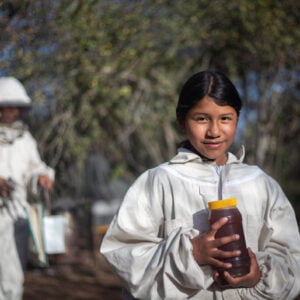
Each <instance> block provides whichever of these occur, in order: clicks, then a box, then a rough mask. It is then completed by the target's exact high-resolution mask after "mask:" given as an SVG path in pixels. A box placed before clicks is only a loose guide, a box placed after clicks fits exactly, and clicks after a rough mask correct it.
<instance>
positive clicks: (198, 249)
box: [191, 218, 241, 269]
mask: <svg viewBox="0 0 300 300" xmlns="http://www.w3.org/2000/svg"><path fill="white" fill-rule="evenodd" d="M227 221H228V219H227V218H221V219H219V220H218V221H217V222H215V223H213V224H212V226H211V229H210V231H208V232H207V233H205V234H202V235H199V236H197V237H195V238H193V239H191V243H192V245H193V255H194V258H195V260H196V262H197V263H198V264H199V265H204V264H208V265H211V266H214V267H218V268H225V269H229V268H231V264H230V263H224V262H222V261H220V260H219V259H220V258H228V257H235V256H239V255H240V254H241V252H240V251H222V250H219V249H218V248H219V247H220V246H223V245H225V244H228V243H230V242H233V241H236V240H238V239H239V235H237V234H234V235H231V236H226V237H222V238H218V239H215V235H216V232H217V231H218V230H219V229H220V228H221V227H222V226H223V225H224V224H226V223H227Z"/></svg>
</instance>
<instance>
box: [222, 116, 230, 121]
mask: <svg viewBox="0 0 300 300" xmlns="http://www.w3.org/2000/svg"><path fill="white" fill-rule="evenodd" d="M221 120H222V121H231V120H232V118H231V117H228V116H224V117H222V118H221Z"/></svg>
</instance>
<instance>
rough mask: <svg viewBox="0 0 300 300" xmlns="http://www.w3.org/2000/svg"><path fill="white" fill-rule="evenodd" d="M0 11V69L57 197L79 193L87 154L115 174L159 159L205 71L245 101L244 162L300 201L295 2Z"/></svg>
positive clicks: (4, 4)
mask: <svg viewBox="0 0 300 300" xmlns="http://www.w3.org/2000/svg"><path fill="white" fill-rule="evenodd" d="M0 3H1V6H0V26H1V27H0V30H1V37H2V38H1V42H0V48H1V56H0V65H1V72H2V74H10V75H15V76H17V77H18V78H19V79H20V80H22V81H23V82H24V83H25V85H26V87H27V88H28V90H29V92H30V94H31V96H32V98H33V99H34V102H35V108H34V109H33V111H32V114H31V119H30V123H31V127H32V129H33V132H34V134H35V136H36V137H37V138H38V140H39V145H40V149H41V152H42V155H43V157H45V159H46V160H47V162H48V163H49V164H51V165H52V166H53V167H55V169H56V171H57V189H58V190H59V192H60V193H71V194H73V195H74V194H77V195H80V193H81V190H82V188H81V184H82V180H80V178H81V179H82V176H83V175H82V174H83V173H82V172H83V169H84V162H85V159H86V158H87V156H88V155H89V154H90V153H92V152H93V153H94V152H99V153H101V154H103V155H105V156H106V157H107V158H108V159H109V161H110V162H111V164H112V166H113V173H112V176H115V177H119V176H120V177H122V176H133V177H135V176H136V175H137V174H139V173H140V172H142V171H143V170H145V169H146V168H149V167H152V166H155V165H156V164H158V163H161V162H163V161H165V160H168V159H169V158H170V157H171V156H172V155H174V153H175V151H176V143H178V142H179V141H180V139H181V138H182V137H181V134H180V132H179V131H178V129H177V125H176V120H175V106H176V102H177V97H178V92H179V90H180V87H181V86H182V84H183V83H184V81H185V80H186V79H187V78H188V77H189V76H190V75H191V74H193V73H195V72H197V71H199V70H203V69H207V68H211V69H219V70H221V71H223V72H225V73H227V74H228V75H229V76H230V77H231V78H232V79H233V80H234V81H235V82H236V84H237V85H238V87H239V90H240V92H241V95H242V96H243V99H244V103H245V105H244V107H245V108H244V112H243V115H242V120H243V121H242V122H241V125H242V131H241V132H242V133H241V137H240V140H239V141H238V142H240V143H242V142H243V143H245V144H246V149H248V154H249V155H248V161H249V162H250V163H258V164H259V165H260V166H261V167H263V168H265V169H266V170H267V172H268V173H270V174H271V175H273V176H275V178H277V179H278V180H279V181H280V182H281V183H282V185H283V186H284V187H286V188H288V189H289V196H290V197H291V198H292V199H297V197H298V196H299V195H300V190H299V187H298V186H299V185H298V186H297V184H296V182H297V181H298V182H299V172H298V170H297V169H296V167H295V166H297V165H298V164H299V109H300V108H299V56H300V55H299V40H300V36H299V35H300V30H299V26H298V22H297V21H298V19H299V15H300V14H299V8H300V6H299V4H298V3H297V2H296V1H292V0H287V1H277V0H273V1H269V0H263V1H256V0H255V1H254V0H237V1H225V0H214V1H208V0H190V1H183V0H176V1H170V0H151V1H150V0H144V1H133V0H128V1H108V0H107V1H105V0H101V1H96V0H60V1H49V0H48V1H45V0H35V1H32V0H26V1H24V0H22V1H21V0H19V1H17V0H16V1H1V2H0ZM291 182H293V185H292V186H291Z"/></svg>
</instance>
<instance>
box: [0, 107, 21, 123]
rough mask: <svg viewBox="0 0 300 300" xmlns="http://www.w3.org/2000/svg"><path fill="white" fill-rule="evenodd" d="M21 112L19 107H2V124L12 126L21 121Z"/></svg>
mask: <svg viewBox="0 0 300 300" xmlns="http://www.w3.org/2000/svg"><path fill="white" fill-rule="evenodd" d="M20 114H21V110H20V108H18V107H1V108H0V122H1V123H4V124H12V123H13V122H15V121H16V120H18V119H19V117H20Z"/></svg>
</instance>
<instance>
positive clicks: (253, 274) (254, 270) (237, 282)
mask: <svg viewBox="0 0 300 300" xmlns="http://www.w3.org/2000/svg"><path fill="white" fill-rule="evenodd" d="M248 253H249V256H250V272H249V273H248V274H246V275H244V276H241V277H235V278H234V277H231V276H230V274H229V273H228V272H226V271H225V272H224V277H225V279H226V281H227V282H228V284H229V286H231V287H234V288H237V287H246V288H250V287H254V286H255V285H256V284H257V283H258V282H259V280H260V278H261V271H260V269H259V266H258V263H257V260H256V256H255V254H254V253H253V252H252V250H251V249H250V248H248ZM218 277H219V274H218V272H215V274H214V279H215V281H216V282H218Z"/></svg>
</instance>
